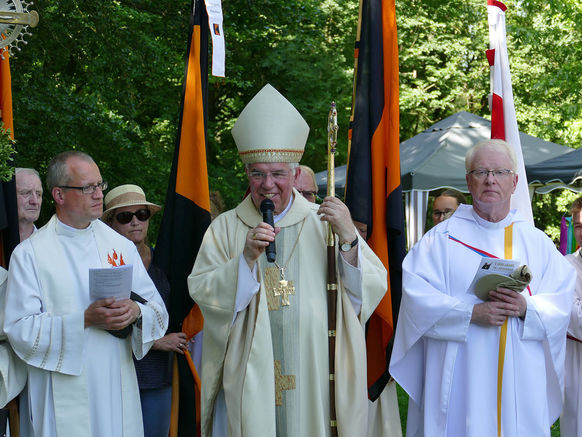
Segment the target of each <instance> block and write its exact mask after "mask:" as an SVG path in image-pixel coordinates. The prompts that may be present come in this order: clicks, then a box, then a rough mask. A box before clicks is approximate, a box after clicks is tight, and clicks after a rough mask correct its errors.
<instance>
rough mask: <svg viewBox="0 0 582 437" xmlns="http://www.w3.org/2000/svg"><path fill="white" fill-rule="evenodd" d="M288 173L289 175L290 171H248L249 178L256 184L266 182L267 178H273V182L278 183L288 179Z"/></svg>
mask: <svg viewBox="0 0 582 437" xmlns="http://www.w3.org/2000/svg"><path fill="white" fill-rule="evenodd" d="M289 173H291V170H275V171H273V172H267V173H264V172H262V171H259V170H252V171H249V178H250V179H253V180H255V181H257V182H264V181H266V180H267V177H269V176H271V178H273V179H274V180H276V181H280V180H283V179H285V178H286V177H288V176H289Z"/></svg>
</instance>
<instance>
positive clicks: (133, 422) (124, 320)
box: [4, 150, 168, 437]
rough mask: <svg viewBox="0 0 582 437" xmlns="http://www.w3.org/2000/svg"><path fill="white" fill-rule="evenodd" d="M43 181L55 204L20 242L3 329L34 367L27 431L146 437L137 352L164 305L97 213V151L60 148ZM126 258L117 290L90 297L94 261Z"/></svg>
mask: <svg viewBox="0 0 582 437" xmlns="http://www.w3.org/2000/svg"><path fill="white" fill-rule="evenodd" d="M47 186H48V189H49V190H50V191H51V194H52V197H53V199H54V201H55V207H56V214H55V215H53V217H52V218H51V219H50V221H49V222H48V223H47V224H46V225H45V226H44V227H43V228H41V229H40V230H39V231H38V232H35V233H34V234H33V235H32V236H31V237H30V238H28V239H26V240H25V241H23V242H22V243H20V245H18V246H17V247H16V249H15V250H14V252H13V254H12V257H11V260H10V269H9V275H8V286H7V293H6V311H5V320H4V330H5V331H6V334H7V336H8V339H9V341H10V344H11V345H12V347H13V348H14V351H15V352H16V354H17V355H18V356H19V357H20V358H21V359H22V360H23V361H24V362H25V363H26V367H27V371H28V382H27V386H26V388H25V389H24V391H23V394H22V395H21V397H20V408H21V410H20V418H21V434H22V435H26V436H34V437H53V436H81V435H82V436H92V437H99V436H121V437H142V436H143V425H142V416H141V408H140V401H139V392H138V387H137V378H136V374H135V368H134V365H133V360H132V353H133V354H134V355H135V356H136V357H137V358H138V359H140V358H142V357H143V356H144V355H145V354H146V353H147V352H148V350H149V349H150V347H151V346H152V344H153V343H154V341H155V340H157V339H158V338H161V337H163V336H164V333H165V331H166V328H167V321H168V314H167V312H166V309H165V306H164V304H163V302H162V299H161V297H160V296H159V294H158V292H157V290H156V288H155V286H154V284H153V283H152V281H151V279H150V278H149V276H148V274H147V272H146V270H145V267H144V265H143V263H142V261H141V257H140V256H139V254H138V252H137V250H136V247H135V245H134V244H133V243H132V242H131V241H129V240H128V239H126V238H124V237H122V236H121V235H119V234H118V233H117V232H115V231H114V230H113V229H111V228H110V227H109V226H107V225H106V224H105V223H103V222H101V221H100V220H98V218H99V217H101V215H102V213H103V190H105V189H106V188H107V183H106V182H105V181H104V180H103V179H102V177H101V173H100V172H99V167H98V166H97V164H96V163H95V162H94V161H93V159H92V158H91V157H90V156H89V155H87V154H86V153H83V152H79V151H75V150H73V151H69V152H63V153H61V154H59V155H57V156H56V157H55V158H53V159H52V160H51V162H50V163H49V165H48V169H47ZM130 265H131V270H130V275H131V285H130V286H129V287H130V288H129V289H122V290H121V292H123V293H122V296H121V297H119V298H114V297H110V296H111V293H110V291H109V289H107V286H106V285H105V286H104V287H103V288H104V290H103V294H102V295H101V296H99V297H92V294H91V293H90V284H89V277H90V275H89V272H90V270H91V269H103V268H105V269H110V268H112V267H118V268H121V267H122V266H130ZM125 268H128V267H125ZM109 280H113V279H111V278H110V279H109ZM113 281H115V280H113ZM102 285H103V284H102ZM91 289H92V290H93V286H92V287H91ZM92 290H91V291H92ZM131 291H134V292H135V294H136V297H132V298H131V299H130V298H129V297H130V292H131ZM132 296H133V295H132Z"/></svg>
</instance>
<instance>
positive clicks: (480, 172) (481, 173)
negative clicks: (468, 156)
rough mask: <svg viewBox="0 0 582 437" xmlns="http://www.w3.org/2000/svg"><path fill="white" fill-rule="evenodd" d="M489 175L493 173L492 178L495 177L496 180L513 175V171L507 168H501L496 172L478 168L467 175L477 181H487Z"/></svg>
mask: <svg viewBox="0 0 582 437" xmlns="http://www.w3.org/2000/svg"><path fill="white" fill-rule="evenodd" d="M489 173H491V176H493V177H494V178H495V179H501V178H505V177H507V176H509V175H511V174H513V171H512V170H508V169H506V168H500V169H496V170H485V169H484V168H478V169H476V170H471V171H470V172H468V173H467V174H470V175H473V176H475V177H476V178H477V179H486V178H487V176H489Z"/></svg>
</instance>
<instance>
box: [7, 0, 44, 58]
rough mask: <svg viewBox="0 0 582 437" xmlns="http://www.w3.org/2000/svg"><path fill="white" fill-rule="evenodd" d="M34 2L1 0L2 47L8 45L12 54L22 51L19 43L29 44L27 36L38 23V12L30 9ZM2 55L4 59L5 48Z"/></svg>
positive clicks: (8, 49)
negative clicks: (30, 28)
mask: <svg viewBox="0 0 582 437" xmlns="http://www.w3.org/2000/svg"><path fill="white" fill-rule="evenodd" d="M32 4H33V3H32V2H27V1H25V0H0V34H1V35H2V40H0V47H6V50H7V51H8V53H10V56H13V55H14V54H15V52H16V50H18V51H20V50H21V48H20V47H19V45H21V44H27V42H26V40H25V37H26V36H27V35H31V33H30V32H29V31H28V29H29V27H36V25H37V24H38V13H37V12H36V11H29V10H28V8H29V7H30V6H32ZM0 56H2V59H4V56H3V50H2V51H0Z"/></svg>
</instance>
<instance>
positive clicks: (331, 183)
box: [327, 102, 338, 437]
mask: <svg viewBox="0 0 582 437" xmlns="http://www.w3.org/2000/svg"><path fill="white" fill-rule="evenodd" d="M337 131H338V125H337V110H336V108H335V102H332V103H331V109H330V110H329V116H328V118H327V195H328V196H335V168H334V167H335V162H334V154H335V148H336V144H337ZM336 306H337V275H336V265H335V234H334V232H333V228H332V226H331V224H330V223H328V224H327V329H328V337H329V351H328V353H329V422H330V423H329V424H330V427H331V436H332V437H336V436H337V421H336V414H335V325H336Z"/></svg>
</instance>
